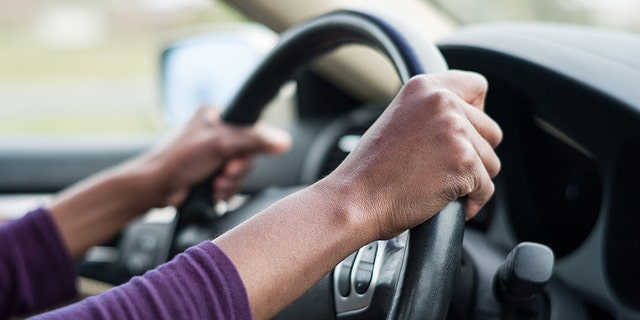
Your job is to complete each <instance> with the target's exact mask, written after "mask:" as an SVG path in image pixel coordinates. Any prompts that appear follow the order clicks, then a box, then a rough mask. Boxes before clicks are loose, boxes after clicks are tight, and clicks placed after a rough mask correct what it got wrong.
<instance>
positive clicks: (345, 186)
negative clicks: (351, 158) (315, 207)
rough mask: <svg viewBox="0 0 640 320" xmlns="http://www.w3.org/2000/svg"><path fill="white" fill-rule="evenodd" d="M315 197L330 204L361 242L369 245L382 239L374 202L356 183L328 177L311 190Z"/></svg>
mask: <svg viewBox="0 0 640 320" xmlns="http://www.w3.org/2000/svg"><path fill="white" fill-rule="evenodd" d="M308 190H309V192H313V193H314V196H315V197H317V198H320V199H323V200H324V201H325V202H326V203H328V204H329V205H330V206H331V208H332V211H333V212H335V214H336V215H337V216H338V217H339V220H340V221H342V223H344V224H345V225H346V227H347V228H349V229H350V230H352V232H353V233H355V234H357V235H359V239H358V240H360V241H359V242H362V244H363V245H364V244H366V243H369V242H371V241H374V240H379V239H380V238H381V233H380V231H379V230H380V225H379V223H378V221H377V220H376V219H375V211H374V210H373V209H374V208H373V206H372V202H371V201H369V200H367V197H365V196H363V194H362V193H361V192H360V190H359V189H358V188H357V187H356V186H355V184H354V183H350V181H349V180H348V179H342V178H338V179H336V178H335V177H334V176H333V175H331V176H328V177H326V178H324V179H322V180H320V181H318V182H317V183H315V184H314V185H312V186H311V187H310V188H308Z"/></svg>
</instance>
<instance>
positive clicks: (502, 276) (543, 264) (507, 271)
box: [494, 242, 554, 303]
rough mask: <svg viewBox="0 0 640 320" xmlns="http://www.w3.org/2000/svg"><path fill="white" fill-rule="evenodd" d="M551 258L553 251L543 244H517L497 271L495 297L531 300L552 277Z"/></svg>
mask: <svg viewBox="0 0 640 320" xmlns="http://www.w3.org/2000/svg"><path fill="white" fill-rule="evenodd" d="M553 261H554V255H553V251H551V249H549V247H547V246H545V245H542V244H538V243H533V242H523V243H521V244H519V245H517V246H516V247H515V248H513V250H511V252H509V254H508V255H507V258H506V259H505V260H504V262H502V265H500V267H499V268H498V270H497V271H496V274H495V278H494V279H495V280H494V281H495V282H494V290H495V292H496V295H497V296H498V299H500V300H502V301H504V302H511V303H519V302H526V301H528V300H530V299H532V298H533V297H534V296H535V295H536V294H538V293H540V292H542V290H543V289H544V287H545V285H546V284H547V282H549V280H550V279H551V275H552V274H553Z"/></svg>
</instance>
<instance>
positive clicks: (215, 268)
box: [37, 241, 251, 319]
mask: <svg viewBox="0 0 640 320" xmlns="http://www.w3.org/2000/svg"><path fill="white" fill-rule="evenodd" d="M37 318H38V319H251V310H250V308H249V299H248V297H247V293H246V290H245V287H244V284H243V283H242V280H241V278H240V275H239V274H238V272H237V270H236V268H235V266H234V265H233V263H232V262H231V260H229V258H228V257H227V256H226V255H225V254H224V252H222V250H221V249H220V248H218V247H217V246H216V245H215V244H213V243H211V242H208V241H207V242H203V243H201V244H199V245H197V246H195V247H193V248H191V249H189V250H187V251H185V252H184V253H183V254H180V255H178V256H176V257H175V258H174V259H173V260H172V261H170V262H168V263H166V264H164V265H162V266H160V267H158V268H157V269H155V270H151V271H149V272H147V273H146V274H145V275H143V276H141V277H135V278H133V279H132V280H131V281H129V282H128V283H125V284H123V285H121V286H119V287H116V288H114V289H111V290H109V291H107V292H104V293H102V294H100V295H97V296H94V297H90V298H88V299H85V300H83V301H81V302H78V303H76V304H73V305H70V306H68V307H65V308H62V309H58V310H55V311H53V312H50V313H45V314H42V315H40V316H38V317H37Z"/></svg>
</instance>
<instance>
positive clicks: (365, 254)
mask: <svg viewBox="0 0 640 320" xmlns="http://www.w3.org/2000/svg"><path fill="white" fill-rule="evenodd" d="M376 251H378V243H377V242H372V243H370V244H368V245H366V246H365V247H363V248H362V249H360V256H361V258H360V261H362V262H368V263H374V262H375V261H376Z"/></svg>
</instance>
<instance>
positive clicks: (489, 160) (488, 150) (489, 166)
mask: <svg viewBox="0 0 640 320" xmlns="http://www.w3.org/2000/svg"><path fill="white" fill-rule="evenodd" d="M469 135H470V137H469V139H470V140H471V144H472V145H473V148H474V149H475V151H476V153H477V154H478V156H479V157H480V160H481V161H482V165H483V166H484V170H485V171H486V172H487V173H488V174H489V177H491V178H494V177H495V176H497V175H498V173H499V172H500V167H501V163H500V159H499V158H498V155H496V153H495V151H494V150H493V147H492V146H491V145H490V144H489V142H487V140H485V139H483V137H482V136H480V134H478V132H477V131H472V132H471V133H469Z"/></svg>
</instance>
